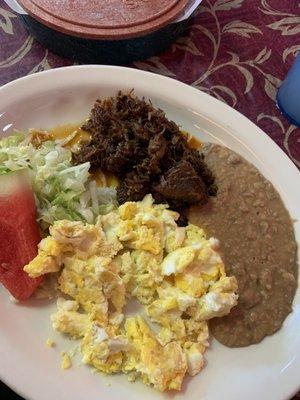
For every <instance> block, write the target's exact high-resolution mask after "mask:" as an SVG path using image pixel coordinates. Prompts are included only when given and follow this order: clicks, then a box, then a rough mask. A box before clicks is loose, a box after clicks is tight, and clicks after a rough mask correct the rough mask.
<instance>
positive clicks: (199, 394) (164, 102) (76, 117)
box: [0, 66, 300, 400]
mask: <svg viewBox="0 0 300 400" xmlns="http://www.w3.org/2000/svg"><path fill="white" fill-rule="evenodd" d="M131 88H135V91H136V94H137V95H139V96H145V97H146V98H150V99H151V101H152V102H153V103H154V105H155V106H159V107H161V108H162V109H163V110H165V111H166V113H167V116H168V117H169V118H171V119H173V120H174V121H175V122H177V123H178V124H180V125H181V126H182V127H183V128H184V129H185V130H187V131H189V132H191V133H192V134H193V135H195V136H196V137H198V138H200V139H201V140H205V141H214V142H218V143H222V144H224V145H226V146H228V147H230V148H232V149H233V150H235V151H237V152H238V153H240V154H241V155H243V156H244V157H246V158H247V159H248V160H249V161H251V162H252V163H253V164H255V165H256V166H257V167H258V168H259V169H260V171H261V172H262V173H263V174H264V175H265V176H266V177H267V178H269V179H270V180H271V181H272V183H273V184H274V185H275V187H276V188H277V190H278V191H279V192H280V194H281V196H282V198H283V200H284V202H285V204H286V207H287V208H288V210H289V212H290V214H291V216H292V218H294V219H295V220H297V222H296V223H295V231H296V236H297V240H298V241H299V239H300V222H299V221H300V208H299V204H300V175H299V172H298V170H297V169H296V167H295V166H294V165H293V164H292V162H291V161H290V160H289V159H288V157H287V156H286V155H285V154H284V153H283V152H282V151H281V150H280V149H279V147H277V145H276V144H275V143H274V142H273V141H272V140H271V139H269V138H268V136H267V135H266V134H264V133H263V132H262V131H261V130H260V129H259V128H258V127H257V126H255V125H254V124H253V123H252V122H250V121H249V120H248V119H247V118H245V117H244V116H242V115H241V114H239V113H238V112H236V111H234V110H233V109H231V108H230V107H228V106H226V105H225V104H223V103H221V102H219V101H217V100H215V99H214V98H212V97H210V96H208V95H207V94H204V93H202V92H200V91H198V90H196V89H193V88H191V87H189V86H186V85H184V84H182V83H179V82H177V81H175V80H172V79H168V78H164V77H162V76H159V75H154V74H150V73H146V72H142V71H137V70H133V69H126V68H118V67H106V66H104V67H102V66H79V67H71V68H62V69H56V70H51V71H47V72H42V73H39V74H35V75H31V76H28V77H26V78H23V79H20V80H17V81H15V82H12V83H10V84H8V85H6V86H4V87H2V88H1V89H0V115H1V118H0V132H2V131H3V132H4V133H5V134H8V133H10V132H11V131H12V129H14V128H16V129H27V128H31V127H36V128H49V127H53V126H55V125H58V124H64V123H69V122H76V121H81V120H83V118H84V117H86V115H87V113H88V112H89V110H90V108H91V106H92V104H93V102H94V101H95V99H96V98H97V97H104V96H108V95H114V94H115V93H116V91H117V90H119V89H131ZM0 297H1V299H0V315H1V317H0V318H1V325H0V326H1V328H0V354H1V362H0V377H1V378H2V380H3V381H4V382H6V383H7V384H8V385H9V386H11V387H12V388H13V389H14V390H15V391H17V392H19V393H20V394H21V395H23V396H24V397H25V398H27V399H32V400H85V399H88V400H99V399H102V400H120V399H124V400H129V399H130V400H140V399H141V398H142V399H143V400H150V399H151V400H154V399H155V400H159V399H166V400H167V399H171V398H175V399H177V400H178V399H185V400H196V399H197V400H199V399H201V400H220V399H226V400H227V399H230V400H253V399H258V400H283V399H288V398H290V397H292V395H293V394H294V393H295V392H296V391H297V389H298V388H299V384H300V334H299V332H300V290H299V288H298V291H297V294H296V297H295V300H294V311H293V313H292V314H290V315H289V317H288V318H287V319H286V321H285V323H284V326H283V328H282V329H281V330H280V331H279V332H278V333H276V334H275V335H273V336H272V337H268V338H266V339H265V340H263V342H261V343H260V344H258V345H253V346H250V347H247V348H241V349H229V348H226V347H224V346H222V345H220V344H219V343H217V342H216V341H213V342H212V346H211V348H210V349H209V350H208V351H207V353H206V360H207V365H206V367H205V369H204V370H203V372H202V373H201V374H199V375H198V376H197V377H195V378H193V379H187V381H186V383H185V384H184V389H183V391H182V392H181V393H179V394H175V395H174V396H173V394H172V395H170V394H160V393H157V392H156V391H155V390H153V389H151V388H148V387H146V386H144V385H143V384H142V383H140V382H136V383H129V382H127V380H126V378H125V377H124V376H112V377H104V376H102V375H93V374H91V373H90V370H89V368H88V367H85V366H81V367H74V368H72V369H70V370H68V371H62V370H61V369H60V365H59V364H60V355H59V353H60V351H61V350H63V349H66V348H70V346H71V347H72V343H71V341H69V340H68V339H65V338H61V337H60V336H59V335H58V334H54V333H52V329H51V326H50V322H49V314H50V311H51V310H52V309H53V307H54V306H53V304H42V305H41V304H36V303H29V305H27V304H26V305H15V304H13V303H11V302H10V301H9V298H8V295H7V293H6V292H5V291H4V289H1V292H0ZM49 336H50V337H52V338H54V340H55V341H56V342H57V346H56V347H55V348H54V349H49V348H47V347H46V346H45V340H46V339H47V338H48V337H49Z"/></svg>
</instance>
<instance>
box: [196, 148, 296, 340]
mask: <svg viewBox="0 0 300 400" xmlns="http://www.w3.org/2000/svg"><path fill="white" fill-rule="evenodd" d="M203 151H204V153H205V160H206V162H207V165H208V167H209V168H210V169H211V170H212V172H213V173H214V175H215V178H216V183H217V185H218V188H219V191H218V195H217V196H216V197H215V198H212V200H211V201H210V203H209V204H207V205H206V206H205V207H202V208H197V207H193V208H192V209H191V211H190V215H189V218H190V222H192V223H194V224H197V225H199V226H201V227H203V228H204V229H205V230H206V231H207V233H208V235H211V236H214V237H216V238H218V239H219V240H220V246H221V251H222V253H223V256H224V260H225V266H226V268H227V270H226V273H227V274H228V275H235V276H236V278H237V280H238V285H239V302H238V305H237V306H236V307H235V308H234V309H233V310H232V311H231V313H230V314H229V315H228V316H226V317H223V318H216V319H213V320H212V321H211V324H210V328H211V331H212V333H213V335H214V336H215V337H216V339H217V340H219V341H220V342H221V343H223V344H224V345H226V346H229V347H240V346H248V345H250V344H253V343H258V342H260V341H261V340H262V339H263V338H264V337H265V336H266V335H272V334H273V333H274V332H276V331H277V330H278V329H279V328H280V327H281V325H282V323H283V321H284V320H285V318H286V316H287V315H288V314H289V313H290V312H291V310H292V302H293V298H294V295H295V291H296V287H297V274H298V267H297V244H296V241H295V235H294V229H293V223H292V221H291V218H290V216H289V214H288V211H287V210H286V208H285V206H284V205H283V202H282V200H281V198H280V196H279V194H278V193H277V191H276V190H275V188H274V187H273V186H272V184H271V183H270V182H269V181H268V180H266V179H265V178H264V177H263V176H262V175H261V174H260V173H259V171H258V170H257V169H256V168H255V167H254V166H253V165H251V164H249V163H248V162H247V161H246V160H245V159H243V158H242V157H241V156H239V155H237V154H236V153H234V152H233V151H231V150H229V149H227V148H225V147H223V146H220V145H208V146H205V148H204V150H203Z"/></svg>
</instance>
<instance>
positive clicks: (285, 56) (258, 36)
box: [0, 0, 300, 399]
mask: <svg viewBox="0 0 300 400" xmlns="http://www.w3.org/2000/svg"><path fill="white" fill-rule="evenodd" d="M0 44H1V45H0V84H1V85H3V84H5V83H7V82H10V81H12V80H13V79H16V78H19V77H21V76H24V75H28V74H32V73H35V72H38V71H42V70H46V69H50V68H55V67H59V66H65V65H71V64H73V62H71V61H69V60H66V59H63V58H61V57H58V56H56V55H54V54H52V53H50V52H49V51H48V50H47V49H45V48H44V47H42V46H41V45H40V44H39V43H37V42H36V41H35V40H34V39H33V38H32V37H31V36H29V35H28V33H27V32H26V30H25V29H24V27H23V25H22V23H21V21H20V20H19V18H18V17H17V16H16V15H15V14H14V13H12V12H11V11H10V10H9V9H8V7H7V6H6V5H5V3H4V1H3V0H0ZM298 51H300V2H299V0H203V3H202V5H201V6H200V7H199V9H198V10H197V14H196V16H195V18H193V20H192V21H191V23H190V25H189V27H188V29H187V30H186V32H185V34H184V35H183V36H182V37H180V38H179V39H178V40H177V42H176V43H174V44H173V45H172V47H171V48H169V49H168V50H167V51H166V52H164V53H163V54H161V55H159V56H157V57H153V58H151V59H149V60H147V61H142V62H136V63H134V64H133V65H132V67H134V68H139V69H143V70H147V71H152V72H156V73H159V74H162V75H166V76H169V77H172V78H175V79H178V80H180V81H182V82H185V83H187V84H189V85H191V86H194V87H195V88H198V89H200V90H203V91H205V92H207V93H209V94H211V95H213V96H215V97H217V98H218V99H220V100H222V101H225V102H226V103H228V104H229V105H231V106H233V107H234V108H235V109H237V110H238V111H240V112H241V113H242V114H244V115H246V116H247V117H248V118H249V119H251V120H252V121H253V122H254V123H256V124H257V125H258V126H259V127H261V128H262V129H263V130H264V131H265V132H266V133H267V134H268V135H269V136H270V137H271V138H272V139H273V140H274V141H275V142H276V143H277V144H278V145H279V146H280V147H281V148H282V149H283V150H284V151H285V152H286V153H287V154H288V156H289V157H290V158H291V159H292V160H293V162H294V163H295V164H296V165H297V166H298V167H299V168H300V129H299V128H296V127H295V126H293V125H290V124H289V123H288V121H287V120H286V119H285V118H284V117H283V116H281V114H280V112H279V111H278V109H277V107H276V104H275V96H276V92H277V88H278V87H279V86H280V84H281V82H282V80H283V79H284V77H285V75H286V73H287V71H288V69H289V68H290V66H291V64H292V62H293V60H294V58H295V56H296V54H297V52H298ZM299 380H300V377H299ZM299 384H300V382H299ZM4 390H5V389H4V386H3V387H0V391H1V394H2V393H3V392H4ZM8 396H9V394H8V392H7V395H6V396H5V397H4V398H8ZM11 396H12V397H11V398H14V399H16V397H14V396H13V395H12V394H11ZM298 398H300V394H298ZM295 399H296V397H295Z"/></svg>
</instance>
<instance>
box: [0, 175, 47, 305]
mask: <svg viewBox="0 0 300 400" xmlns="http://www.w3.org/2000/svg"><path fill="white" fill-rule="evenodd" d="M40 240H41V236H40V233H39V227H38V224H37V222H36V206H35V200H34V195H33V192H32V190H31V188H30V185H29V184H28V180H27V177H26V174H24V172H11V173H8V174H5V175H0V282H1V283H2V284H3V285H4V286H5V287H6V289H7V290H8V291H9V292H10V293H11V294H12V296H13V297H15V298H16V299H17V300H26V299H28V298H29V297H30V296H31V295H32V294H33V292H34V290H35V289H36V288H37V286H38V285H39V284H40V283H41V281H42V279H43V278H42V277H41V278H35V279H33V278H30V277H29V276H28V275H27V273H26V272H24V271H23V267H24V266H25V265H26V264H28V263H29V262H30V261H31V260H33V258H34V257H35V256H36V255H37V252H38V248H37V246H38V243H39V242H40Z"/></svg>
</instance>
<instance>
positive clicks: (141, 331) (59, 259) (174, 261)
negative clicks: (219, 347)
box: [24, 195, 237, 391]
mask: <svg viewBox="0 0 300 400" xmlns="http://www.w3.org/2000/svg"><path fill="white" fill-rule="evenodd" d="M178 217H179V215H178V213H176V212H174V211H170V210H168V208H167V206H166V205H155V204H153V199H152V197H151V195H148V196H146V197H145V198H144V200H143V201H141V202H127V203H125V204H123V205H121V206H120V207H119V208H118V209H117V210H115V211H112V212H111V213H109V214H107V215H104V216H99V218H98V220H97V223H96V224H95V225H89V224H84V223H82V222H71V221H65V220H64V221H57V222H55V223H54V225H53V226H52V227H50V236H48V237H47V238H45V239H43V240H42V241H41V242H40V244H39V252H38V255H37V257H36V258H35V259H34V260H33V261H32V262H30V263H29V264H28V265H27V266H25V267H24V270H25V271H26V272H27V273H28V274H29V276H31V277H37V276H40V275H43V274H49V273H59V278H58V285H59V290H60V292H61V293H62V297H60V298H59V299H58V301H57V311H56V312H55V313H54V314H53V315H52V316H51V319H52V324H53V328H54V329H55V330H57V331H59V332H61V333H64V334H67V335H69V336H70V337H72V338H74V339H81V352H82V357H83V361H84V362H85V363H87V364H90V365H92V366H93V367H94V368H96V369H97V370H99V371H102V372H104V373H106V374H111V373H116V372H123V373H125V374H128V377H129V379H130V380H134V379H135V378H137V377H140V378H141V379H142V380H143V382H144V383H146V384H148V385H152V386H154V387H155V388H156V389H158V390H160V391H164V390H168V389H176V390H180V388H181V385H182V381H183V379H184V376H185V375H186V374H187V373H188V374H189V375H191V376H194V375H196V374H197V373H199V372H200V371H201V369H202V368H203V366H204V358H203V353H204V352H205V350H206V348H207V347H208V345H209V344H208V337H209V333H208V325H207V321H208V320H209V319H210V318H213V317H220V316H223V315H225V314H227V313H229V311H230V309H231V308H232V307H233V306H234V305H236V303H237V295H236V293H235V292H236V290H237V283H236V279H235V278H234V277H227V276H226V274H225V269H224V265H223V262H222V259H221V257H220V255H219V253H218V252H217V248H218V241H217V240H216V239H214V238H210V239H207V238H206V236H205V233H204V231H203V230H202V229H201V228H199V227H196V226H194V225H191V224H189V225H188V226H187V227H184V228H182V227H178V226H177V224H176V221H177V219H178ZM63 296H64V297H63ZM130 297H133V298H136V299H137V300H138V301H139V302H140V303H142V304H144V305H145V312H146V315H145V318H143V317H141V316H132V317H126V316H125V315H124V308H125V305H126V302H127V299H129V298H130ZM146 320H147V322H146ZM152 323H154V325H155V326H156V327H157V326H158V327H159V328H158V330H157V329H156V330H154V329H153V328H152V326H151V325H152ZM64 365H65V366H66V365H68V360H67V359H66V357H65V361H64Z"/></svg>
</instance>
